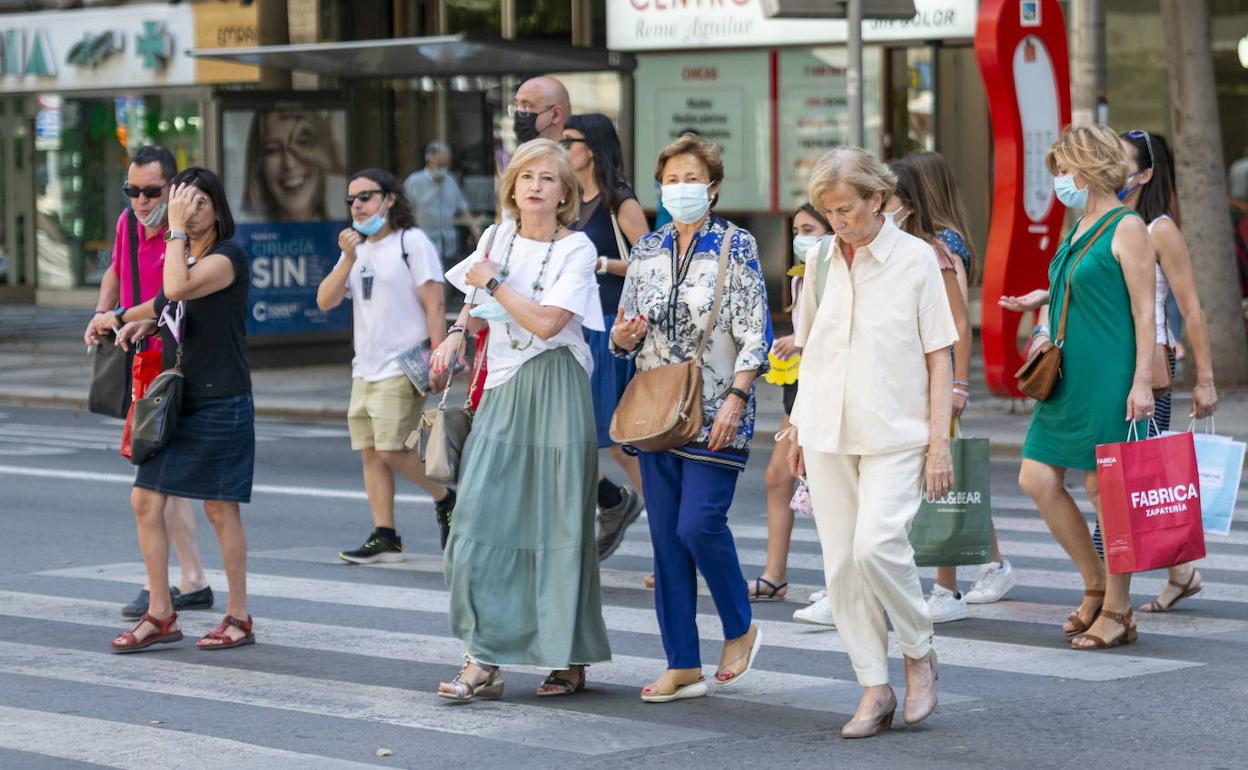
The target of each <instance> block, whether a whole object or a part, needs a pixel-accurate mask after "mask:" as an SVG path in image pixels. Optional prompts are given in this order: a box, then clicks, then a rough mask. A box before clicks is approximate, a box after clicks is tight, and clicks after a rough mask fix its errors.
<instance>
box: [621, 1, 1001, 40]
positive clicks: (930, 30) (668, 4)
mask: <svg viewBox="0 0 1248 770" xmlns="http://www.w3.org/2000/svg"><path fill="white" fill-rule="evenodd" d="M977 5H978V2H977V0H915V3H914V7H915V14H914V16H913V17H912V18H910V19H906V20H902V21H882V20H881V21H870V20H869V21H866V22H865V23H864V24H863V27H862V37H863V40H866V41H868V42H873V43H880V42H891V41H907V40H970V39H972V38H973V37H974V35H975V19H976V10H977ZM848 39H849V29H848V25H847V24H846V22H845V21H844V20H840V19H769V18H767V17H766V15H765V14H764V13H763V8H762V0H628V1H627V2H624V1H623V0H619V2H616V1H615V0H612V2H608V3H607V47H608V48H611V49H612V50H616V51H663V50H675V49H687V48H689V47H691V46H705V47H714V48H759V47H767V46H789V45H829V44H837V43H844V42H846V41H847V40H848Z"/></svg>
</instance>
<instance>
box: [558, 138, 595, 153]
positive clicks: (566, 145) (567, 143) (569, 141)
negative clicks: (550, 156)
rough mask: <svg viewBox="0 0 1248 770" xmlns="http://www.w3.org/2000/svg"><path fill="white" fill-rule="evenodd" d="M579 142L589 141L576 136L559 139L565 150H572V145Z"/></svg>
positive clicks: (585, 142)
mask: <svg viewBox="0 0 1248 770" xmlns="http://www.w3.org/2000/svg"><path fill="white" fill-rule="evenodd" d="M577 142H580V143H581V144H588V143H589V142H587V141H586V140H584V139H577V138H575V137H571V136H565V137H564V138H562V139H560V140H559V145H560V146H561V147H563V149H565V150H570V149H572V145H574V144H576V143H577Z"/></svg>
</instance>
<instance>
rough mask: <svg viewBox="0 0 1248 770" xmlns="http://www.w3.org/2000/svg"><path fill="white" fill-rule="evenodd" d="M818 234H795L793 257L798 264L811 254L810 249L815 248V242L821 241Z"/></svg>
mask: <svg viewBox="0 0 1248 770" xmlns="http://www.w3.org/2000/svg"><path fill="white" fill-rule="evenodd" d="M820 237H821V236H818V235H795V236H793V259H794V260H796V262H797V264H799V265H800V264H802V263H803V262H805V261H806V256H807V255H808V254H810V250H811V249H813V248H815V244H817V243H819V238H820Z"/></svg>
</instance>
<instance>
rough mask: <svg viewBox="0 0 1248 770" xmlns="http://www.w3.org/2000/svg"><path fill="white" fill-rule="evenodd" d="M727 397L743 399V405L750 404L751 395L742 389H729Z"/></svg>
mask: <svg viewBox="0 0 1248 770" xmlns="http://www.w3.org/2000/svg"><path fill="white" fill-rule="evenodd" d="M727 395H728V396H736V397H737V398H739V399H741V403H743V404H748V403H750V394H749V393H746V392H745V391H744V390H741V389H740V388H729V389H728V391H727Z"/></svg>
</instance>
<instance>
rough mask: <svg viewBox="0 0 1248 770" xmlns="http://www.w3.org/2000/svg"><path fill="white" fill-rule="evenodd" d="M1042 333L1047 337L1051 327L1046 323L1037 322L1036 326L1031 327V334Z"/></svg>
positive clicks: (1035, 335)
mask: <svg viewBox="0 0 1248 770" xmlns="http://www.w3.org/2000/svg"><path fill="white" fill-rule="evenodd" d="M1041 334H1043V335H1044V336H1046V337H1047V336H1049V327H1047V326H1045V325H1044V324H1037V325H1036V326H1033V327H1031V336H1033V337H1037V336H1039V335H1041Z"/></svg>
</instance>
